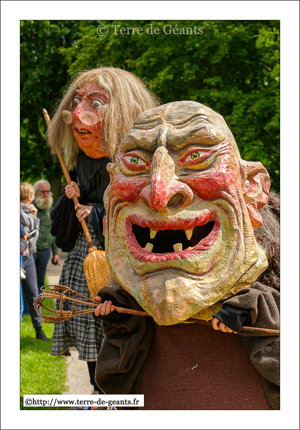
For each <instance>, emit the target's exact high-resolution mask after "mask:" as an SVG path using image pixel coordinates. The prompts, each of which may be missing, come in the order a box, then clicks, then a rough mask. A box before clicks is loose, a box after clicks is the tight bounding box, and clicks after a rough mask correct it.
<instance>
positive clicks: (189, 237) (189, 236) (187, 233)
mask: <svg viewBox="0 0 300 430" xmlns="http://www.w3.org/2000/svg"><path fill="white" fill-rule="evenodd" d="M185 234H186V237H187V240H190V239H191V237H192V236H193V228H189V229H188V230H185Z"/></svg>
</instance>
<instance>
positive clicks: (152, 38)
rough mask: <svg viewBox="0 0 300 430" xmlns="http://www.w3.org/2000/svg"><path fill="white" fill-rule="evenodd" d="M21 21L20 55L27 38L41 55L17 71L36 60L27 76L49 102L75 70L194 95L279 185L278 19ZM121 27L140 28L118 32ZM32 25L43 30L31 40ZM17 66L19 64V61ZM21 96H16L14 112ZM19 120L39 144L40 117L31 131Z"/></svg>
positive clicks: (167, 97)
mask: <svg viewBox="0 0 300 430" xmlns="http://www.w3.org/2000/svg"><path fill="white" fill-rule="evenodd" d="M25 23H28V22H27V21H25ZM99 25H106V26H107V28H108V34H107V35H106V36H103V37H101V36H100V35H99V34H98V33H97V27H98V26H99ZM150 25H152V30H153V29H154V28H157V29H159V30H158V31H157V34H154V31H152V33H153V34H149V33H150V31H149V29H150ZM116 26H119V27H116ZM166 26H167V27H166ZM25 27H26V32H25V31H22V30H21V58H22V52H23V46H24V44H25V45H26V49H27V50H28V49H29V47H28V43H29V42H28V41H27V39H28V37H29V36H30V37H29V40H30V43H31V45H30V46H31V50H29V51H27V52H30V54H28V55H27V57H30V58H31V57H32V50H33V49H34V46H35V45H34V44H33V41H32V38H33V39H34V40H35V41H36V42H38V46H39V49H40V51H39V52H40V53H41V56H40V57H39V58H40V61H38V60H37V61H35V62H32V63H31V67H30V70H29V71H28V70H27V71H26V70H24V71H23V74H25V73H27V76H29V75H30V72H31V73H32V72H33V71H34V70H33V69H34V68H35V67H37V64H39V71H38V72H37V71H36V73H34V74H33V75H32V76H31V80H30V81H31V83H32V85H33V86H34V87H35V89H36V90H37V91H38V92H40V91H43V95H44V97H46V99H47V101H48V103H47V105H48V106H49V104H50V105H51V107H52V108H54V105H53V100H54V99H55V97H56V96H57V95H58V94H61V92H62V89H63V87H64V85H65V84H66V82H67V80H68V79H70V78H72V77H73V76H74V75H75V74H76V73H77V72H78V71H81V70H85V69H90V68H93V67H97V66H100V65H110V66H114V67H121V68H125V69H126V70H129V71H131V72H133V73H134V74H136V75H137V76H139V77H140V78H142V79H143V80H144V81H145V82H146V83H148V85H149V88H150V89H151V90H152V91H153V92H154V93H156V95H158V96H159V97H160V99H161V102H162V103H168V102H171V101H178V100H195V101H198V102H200V103H203V104H205V105H207V106H209V107H211V108H212V109H213V110H215V111H216V112H218V113H220V114H221V115H223V116H224V118H225V120H226V122H227V124H228V126H229V128H230V129H231V130H232V132H233V134H234V136H235V139H236V141H237V144H238V146H239V148H240V151H241V155H242V157H243V158H244V159H247V160H252V161H261V162H262V163H263V164H264V165H265V166H266V168H267V169H268V171H269V173H270V176H271V181H272V188H273V189H275V190H277V191H279V28H280V22H279V21H55V22H52V21H33V22H32V24H29V23H28V24H26V26H25ZM44 27H45V28H44ZM121 27H124V28H128V29H129V28H141V29H142V32H140V34H138V33H137V32H136V31H135V32H134V34H133V32H132V30H128V34H127V32H126V34H121V32H120V28H121ZM33 28H35V31H33ZM21 29H22V27H21ZM37 29H38V30H37ZM115 29H118V30H116V31H115ZM175 29H176V30H175ZM182 29H184V30H182ZM37 31H40V32H41V33H42V35H43V36H42V37H39V38H37V37H36V33H37ZM182 33H184V34H182ZM33 34H34V36H33ZM45 35H47V36H45ZM50 41H51V43H50ZM46 42H47V43H46ZM22 43H23V45H22ZM47 46H48V48H47ZM49 47H52V48H51V49H52V51H51V49H50V48H49ZM47 49H48V50H47ZM35 51H37V49H36V48H35ZM44 52H47V58H44V57H45V55H44ZM42 57H43V59H42ZM32 61H33V60H32ZM44 61H45V64H44ZM40 62H42V63H43V65H42V64H40ZM21 67H24V68H25V69H26V63H25V62H23V63H21ZM46 70H47V74H45V71H46ZM28 73H29V75H28ZM28 79H29V78H28ZM41 84H42V85H44V86H45V87H43V88H40V87H42V85H41ZM28 86H29V84H27V85H26V87H25V88H27V89H28ZM22 91H23V90H22V89H21V92H22ZM27 95H28V91H27ZM28 97H31V95H29V96H28ZM40 97H42V95H40V96H39V98H38V99H40ZM38 99H37V100H38ZM23 101H24V97H23V98H22V96H21V103H22V105H21V110H22V106H23ZM51 103H52V104H51ZM38 104H39V105H40V104H41V102H39V103H38ZM31 106H33V104H32V103H31ZM30 112H31V113H32V110H31V111H30ZM38 115H40V113H39V112H38V113H36V118H35V119H34V121H35V122H36V121H37V117H38ZM25 118H30V117H29V114H28V115H25V116H24V119H25ZM39 121H42V118H41V119H40V120H39ZM29 123H31V121H29ZM24 125H25V127H24V130H22V132H24V140H26V141H27V142H29V145H30V147H31V148H34V150H38V149H37V146H39V145H41V131H40V130H42V129H43V125H42V123H40V126H39V127H37V124H36V126H35V129H34V130H33V129H29V125H28V124H27V123H26V122H24ZM26 127H28V128H26ZM39 133H40V134H39ZM34 144H35V146H34ZM44 147H45V146H43V148H44ZM40 152H41V151H40ZM22 153H23V150H22ZM22 153H21V156H22ZM44 165H45V164H44ZM21 171H22V162H21ZM45 174H46V173H45Z"/></svg>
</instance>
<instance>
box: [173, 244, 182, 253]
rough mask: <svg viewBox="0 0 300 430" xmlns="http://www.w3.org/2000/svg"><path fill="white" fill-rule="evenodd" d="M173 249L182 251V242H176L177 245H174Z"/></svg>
mask: <svg viewBox="0 0 300 430" xmlns="http://www.w3.org/2000/svg"><path fill="white" fill-rule="evenodd" d="M173 249H174V251H175V252H181V251H182V243H175V245H173Z"/></svg>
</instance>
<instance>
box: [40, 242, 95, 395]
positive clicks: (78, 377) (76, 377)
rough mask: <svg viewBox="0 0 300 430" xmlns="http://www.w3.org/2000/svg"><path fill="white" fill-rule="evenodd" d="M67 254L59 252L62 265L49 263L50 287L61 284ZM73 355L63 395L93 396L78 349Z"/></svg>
mask: <svg viewBox="0 0 300 430" xmlns="http://www.w3.org/2000/svg"><path fill="white" fill-rule="evenodd" d="M67 255H68V254H67V253H66V252H62V251H61V250H59V257H60V263H59V266H54V265H53V264H52V263H51V261H49V263H48V266H47V270H46V276H47V279H48V284H49V285H55V284H59V278H60V274H61V271H62V266H63V264H64V261H65V259H66V257H67ZM70 352H71V355H70V356H69V357H66V362H67V366H68V367H67V386H68V390H67V391H65V392H64V393H63V394H91V391H92V388H93V387H92V385H91V384H90V378H89V372H88V368H87V364H86V362H85V361H82V360H78V352H77V349H76V348H70Z"/></svg>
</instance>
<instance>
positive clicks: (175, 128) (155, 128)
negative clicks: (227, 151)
mask: <svg viewBox="0 0 300 430" xmlns="http://www.w3.org/2000/svg"><path fill="white" fill-rule="evenodd" d="M224 139H227V140H228V141H229V142H230V143H231V144H232V147H233V150H234V153H235V155H236V157H237V158H238V159H240V154H239V150H238V148H237V145H236V142H235V140H234V137H233V135H232V133H231V131H230V129H229V128H228V126H227V124H226V122H225V121H224V118H223V117H222V116H221V115H219V114H218V113H216V112H214V111H213V110H212V109H210V108H208V107H207V106H204V105H202V104H201V103H197V102H192V101H181V102H173V103H168V104H165V105H162V106H159V107H157V108H153V109H149V110H147V111H145V112H143V113H141V114H140V115H139V116H138V117H137V119H136V120H135V122H134V124H133V127H132V128H131V130H130V131H129V133H128V134H127V135H126V136H125V138H124V139H123V141H122V144H121V146H120V149H119V153H120V154H122V153H124V152H126V151H128V150H130V149H132V148H133V147H138V148H141V149H145V150H149V151H155V149H156V148H157V147H158V146H162V145H163V146H169V147H171V148H174V149H178V148H179V149H180V147H181V146H184V145H186V144H187V143H188V144H197V143H198V144H200V145H204V146H213V145H216V144H218V143H220V142H221V141H223V140H224Z"/></svg>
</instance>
